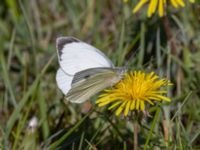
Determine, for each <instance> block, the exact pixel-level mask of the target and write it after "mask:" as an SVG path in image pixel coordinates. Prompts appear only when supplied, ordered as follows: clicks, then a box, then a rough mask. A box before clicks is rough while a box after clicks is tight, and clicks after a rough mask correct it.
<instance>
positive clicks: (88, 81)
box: [56, 37, 126, 103]
mask: <svg viewBox="0 0 200 150" xmlns="http://www.w3.org/2000/svg"><path fill="white" fill-rule="evenodd" d="M56 48H57V53H58V60H59V64H60V68H59V69H58V71H57V74H56V81H57V84H58V87H59V88H60V90H61V91H62V92H63V93H64V94H65V96H66V99H67V100H68V101H71V102H74V103H82V102H84V101H86V100H88V99H89V98H90V97H91V96H93V95H95V94H96V93H98V92H100V91H102V90H103V89H105V88H107V87H109V86H113V85H114V84H116V83H117V82H119V81H120V80H121V79H122V78H123V75H124V73H125V72H126V69H125V68H117V67H114V65H113V63H112V62H111V61H110V60H109V59H108V58H107V57H106V56H105V55H104V54H103V53H102V52H101V51H100V50H98V49H96V48H95V47H93V46H91V45H89V44H87V43H84V42H82V41H80V40H78V39H76V38H74V37H59V38H57V40H56Z"/></svg>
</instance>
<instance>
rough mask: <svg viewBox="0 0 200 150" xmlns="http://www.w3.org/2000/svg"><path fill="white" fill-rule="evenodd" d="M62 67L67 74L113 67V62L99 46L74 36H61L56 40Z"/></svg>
mask: <svg viewBox="0 0 200 150" xmlns="http://www.w3.org/2000/svg"><path fill="white" fill-rule="evenodd" d="M56 43H57V44H56V45H57V46H56V47H57V52H58V60H59V64H60V67H61V68H62V69H63V71H64V72H65V73H66V74H69V75H74V74H75V73H77V72H79V71H82V70H85V69H89V68H97V67H113V66H114V65H113V64H112V62H111V61H110V60H109V59H108V58H107V57H106V56H105V55H104V54H103V53H102V52H101V51H100V50H98V49H97V48H95V47H93V46H91V45H89V44H87V43H85V42H82V41H80V40H78V39H76V38H73V37H59V38H58V39H57V41H56Z"/></svg>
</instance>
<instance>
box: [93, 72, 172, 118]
mask: <svg viewBox="0 0 200 150" xmlns="http://www.w3.org/2000/svg"><path fill="white" fill-rule="evenodd" d="M168 85H171V83H170V82H169V80H166V79H159V77H158V76H157V75H156V74H155V73H154V72H151V73H147V74H146V73H144V72H141V71H134V72H130V73H127V74H126V75H125V77H124V79H123V80H121V81H120V82H118V83H117V84H116V85H115V86H114V87H113V88H111V89H108V90H105V92H104V93H102V94H101V95H100V96H99V99H98V100H97V101H96V103H97V104H98V106H99V107H102V106H105V105H108V104H110V103H112V104H111V106H110V107H109V108H108V109H113V108H116V115H120V114H121V113H123V114H124V116H127V115H128V112H129V111H132V110H142V111H144V110H145V102H147V103H149V104H151V105H153V104H154V103H153V101H168V102H170V99H169V98H168V97H166V96H164V95H163V94H166V93H167V91H166V90H161V87H167V86H168Z"/></svg>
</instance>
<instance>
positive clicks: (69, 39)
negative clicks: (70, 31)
mask: <svg viewBox="0 0 200 150" xmlns="http://www.w3.org/2000/svg"><path fill="white" fill-rule="evenodd" d="M73 42H80V41H79V40H78V39H76V38H73V37H59V38H57V39H56V47H57V50H58V54H59V56H61V55H62V49H63V47H64V46H65V45H66V44H70V43H73Z"/></svg>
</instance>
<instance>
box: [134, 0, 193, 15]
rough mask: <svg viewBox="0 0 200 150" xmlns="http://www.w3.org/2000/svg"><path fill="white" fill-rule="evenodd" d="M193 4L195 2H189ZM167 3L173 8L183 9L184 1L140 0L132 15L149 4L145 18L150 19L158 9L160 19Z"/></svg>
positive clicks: (191, 0)
mask: <svg viewBox="0 0 200 150" xmlns="http://www.w3.org/2000/svg"><path fill="white" fill-rule="evenodd" d="M189 1H190V2H191V3H194V2H195V0H189ZM168 2H169V3H170V4H171V5H172V6H173V7H175V8H178V7H185V2H184V0H140V2H139V3H138V4H137V5H136V6H135V7H134V9H133V13H136V12H137V11H138V10H139V9H140V8H141V7H142V6H143V5H144V4H146V3H149V6H148V11H147V16H148V17H151V16H152V15H153V14H154V13H155V12H156V10H157V9H158V14H159V16H160V17H162V16H163V15H164V11H165V10H164V9H165V7H167V5H168Z"/></svg>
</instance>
